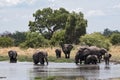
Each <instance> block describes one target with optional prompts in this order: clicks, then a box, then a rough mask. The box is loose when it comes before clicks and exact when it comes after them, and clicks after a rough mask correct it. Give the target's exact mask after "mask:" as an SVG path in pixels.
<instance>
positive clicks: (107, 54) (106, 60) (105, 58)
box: [103, 53, 112, 65]
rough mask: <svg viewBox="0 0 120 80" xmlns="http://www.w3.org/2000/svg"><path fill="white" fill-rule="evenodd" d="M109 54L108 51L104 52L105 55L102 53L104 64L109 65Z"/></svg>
mask: <svg viewBox="0 0 120 80" xmlns="http://www.w3.org/2000/svg"><path fill="white" fill-rule="evenodd" d="M111 56H112V55H111V54H110V53H105V55H104V57H103V58H104V60H105V64H106V65H109V60H110V58H111Z"/></svg>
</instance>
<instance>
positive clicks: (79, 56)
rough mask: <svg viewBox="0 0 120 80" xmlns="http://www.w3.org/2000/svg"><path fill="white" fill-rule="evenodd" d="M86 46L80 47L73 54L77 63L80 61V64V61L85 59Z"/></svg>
mask: <svg viewBox="0 0 120 80" xmlns="http://www.w3.org/2000/svg"><path fill="white" fill-rule="evenodd" d="M85 49H86V47H81V48H80V49H79V50H78V51H77V53H76V55H75V63H76V64H78V63H79V62H80V64H82V61H84V63H85V61H86V60H85V59H86V57H87V55H88V54H86V53H85V52H84V51H85Z"/></svg>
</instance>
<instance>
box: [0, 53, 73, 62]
mask: <svg viewBox="0 0 120 80" xmlns="http://www.w3.org/2000/svg"><path fill="white" fill-rule="evenodd" d="M6 60H9V57H8V56H0V61H6ZM17 60H18V61H20V62H24V61H28V62H32V61H33V60H32V56H26V55H19V56H18V57H17ZM48 61H49V62H60V63H62V62H68V63H70V62H74V59H73V58H70V59H65V58H64V57H61V58H56V57H53V56H48Z"/></svg>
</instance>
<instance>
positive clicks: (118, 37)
mask: <svg viewBox="0 0 120 80" xmlns="http://www.w3.org/2000/svg"><path fill="white" fill-rule="evenodd" d="M110 42H111V43H112V44H113V45H120V33H113V34H112V35H111V36H110Z"/></svg>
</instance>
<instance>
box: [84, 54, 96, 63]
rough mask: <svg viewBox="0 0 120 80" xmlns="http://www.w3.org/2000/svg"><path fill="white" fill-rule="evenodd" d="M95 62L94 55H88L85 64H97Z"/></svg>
mask: <svg viewBox="0 0 120 80" xmlns="http://www.w3.org/2000/svg"><path fill="white" fill-rule="evenodd" d="M97 60H98V59H97V56H96V55H88V56H87V58H86V64H97Z"/></svg>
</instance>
